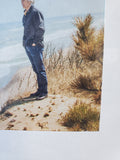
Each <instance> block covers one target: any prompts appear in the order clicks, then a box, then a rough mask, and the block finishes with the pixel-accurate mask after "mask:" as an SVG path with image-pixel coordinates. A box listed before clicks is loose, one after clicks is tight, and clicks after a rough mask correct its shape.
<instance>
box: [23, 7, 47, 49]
mask: <svg viewBox="0 0 120 160" xmlns="http://www.w3.org/2000/svg"><path fill="white" fill-rule="evenodd" d="M22 22H23V26H24V35H23V46H24V47H26V46H31V45H32V44H33V43H35V44H36V45H39V46H40V47H41V48H44V42H43V41H44V32H45V27H44V17H43V15H42V13H41V12H40V11H39V10H37V9H36V8H35V7H34V6H33V5H31V7H30V9H29V10H28V11H27V13H26V15H24V16H23V19H22Z"/></svg>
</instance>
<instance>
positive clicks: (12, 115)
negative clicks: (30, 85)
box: [0, 95, 76, 131]
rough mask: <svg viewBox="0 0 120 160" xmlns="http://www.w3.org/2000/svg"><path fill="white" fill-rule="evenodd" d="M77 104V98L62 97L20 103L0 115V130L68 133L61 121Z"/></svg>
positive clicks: (53, 96) (50, 96)
mask: <svg viewBox="0 0 120 160" xmlns="http://www.w3.org/2000/svg"><path fill="white" fill-rule="evenodd" d="M75 102H76V98H75V97H72V98H68V97H65V96H61V95H48V97H47V98H45V99H43V100H37V101H36V100H35V101H31V102H22V101H18V102H17V104H13V105H11V106H10V107H9V108H8V109H7V110H6V111H5V112H4V113H2V114H1V115H0V130H24V131H68V130H69V128H67V127H65V126H63V125H62V123H61V119H62V116H64V115H65V113H66V112H67V111H68V110H69V108H70V107H72V106H73V105H74V103H75Z"/></svg>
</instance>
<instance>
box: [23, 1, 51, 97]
mask: <svg viewBox="0 0 120 160" xmlns="http://www.w3.org/2000/svg"><path fill="white" fill-rule="evenodd" d="M21 3H22V6H23V8H24V9H25V10H24V16H23V26H24V36H23V46H24V48H25V50H26V53H27V55H28V57H29V60H30V62H31V64H32V68H33V70H34V72H35V73H36V75H37V82H38V90H37V92H35V93H33V94H31V95H30V97H31V98H32V97H33V98H35V97H37V99H43V98H45V97H47V94H48V91H47V76H46V72H45V67H44V64H43V50H44V43H43V40H44V32H45V28H44V17H43V15H42V13H41V12H40V11H39V10H37V9H36V8H35V7H34V5H33V3H34V0H21Z"/></svg>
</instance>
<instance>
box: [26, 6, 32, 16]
mask: <svg viewBox="0 0 120 160" xmlns="http://www.w3.org/2000/svg"><path fill="white" fill-rule="evenodd" d="M32 9H33V5H31V6H30V8H29V10H28V11H27V12H26V9H25V10H24V15H25V16H26V15H27V14H29V13H30V12H31V10H32Z"/></svg>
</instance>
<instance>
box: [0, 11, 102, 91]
mask: <svg viewBox="0 0 120 160" xmlns="http://www.w3.org/2000/svg"><path fill="white" fill-rule="evenodd" d="M75 16H80V17H81V16H85V15H74V16H73V15H70V16H64V17H54V18H46V19H45V30H46V31H45V36H44V43H45V46H46V45H47V44H48V43H51V44H52V46H55V48H56V49H59V48H61V47H62V48H63V49H65V48H68V47H69V46H71V45H72V44H73V41H72V38H71V36H72V34H73V33H74V31H75V29H76V28H75V26H74V25H73V21H74V20H73V19H74V17H75ZM92 16H93V17H94V22H93V24H92V25H94V26H95V27H96V28H98V29H99V28H101V27H102V26H103V25H104V14H93V15H92ZM22 38H23V26H22V21H21V22H11V23H3V24H0V89H1V88H3V87H5V86H6V85H7V84H8V82H9V81H10V80H11V78H12V77H13V75H14V74H15V73H16V71H17V70H18V69H20V68H22V67H24V66H27V65H30V62H29V60H28V57H27V55H26V52H25V49H24V48H23V46H22Z"/></svg>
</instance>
